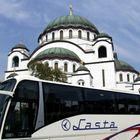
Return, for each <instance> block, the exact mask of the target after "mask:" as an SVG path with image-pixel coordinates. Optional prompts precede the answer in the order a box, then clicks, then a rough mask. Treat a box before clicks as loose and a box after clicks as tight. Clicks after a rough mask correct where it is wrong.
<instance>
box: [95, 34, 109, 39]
mask: <svg viewBox="0 0 140 140" xmlns="http://www.w3.org/2000/svg"><path fill="white" fill-rule="evenodd" d="M100 37H107V38H111V36H109V35H108V34H107V33H99V34H98V35H97V36H96V38H100Z"/></svg>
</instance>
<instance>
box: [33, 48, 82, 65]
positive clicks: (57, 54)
mask: <svg viewBox="0 0 140 140" xmlns="http://www.w3.org/2000/svg"><path fill="white" fill-rule="evenodd" d="M45 59H68V60H72V61H77V62H80V61H81V60H80V58H79V57H78V56H77V55H76V54H75V53H74V52H72V51H70V50H68V49H64V48H59V47H55V48H50V49H46V50H44V51H42V52H40V53H39V54H38V55H37V56H36V57H35V58H34V60H45Z"/></svg>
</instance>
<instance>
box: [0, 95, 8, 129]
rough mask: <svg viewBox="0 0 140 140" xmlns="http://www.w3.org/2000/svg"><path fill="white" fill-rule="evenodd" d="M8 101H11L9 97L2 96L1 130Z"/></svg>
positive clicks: (0, 101)
mask: <svg viewBox="0 0 140 140" xmlns="http://www.w3.org/2000/svg"><path fill="white" fill-rule="evenodd" d="M8 99H9V96H8V95H4V94H0V129H1V124H2V119H3V116H4V112H5V108H6V105H7V103H8Z"/></svg>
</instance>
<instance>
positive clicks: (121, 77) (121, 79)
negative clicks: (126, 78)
mask: <svg viewBox="0 0 140 140" xmlns="http://www.w3.org/2000/svg"><path fill="white" fill-rule="evenodd" d="M119 77H120V82H122V81H123V75H122V73H120V75H119Z"/></svg>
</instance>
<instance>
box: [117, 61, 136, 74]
mask: <svg viewBox="0 0 140 140" xmlns="http://www.w3.org/2000/svg"><path fill="white" fill-rule="evenodd" d="M115 67H116V71H130V72H134V73H138V72H137V71H136V70H135V69H134V68H133V67H132V66H131V65H129V64H128V63H126V62H124V61H122V60H118V59H116V60H115Z"/></svg>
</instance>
